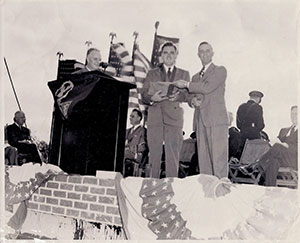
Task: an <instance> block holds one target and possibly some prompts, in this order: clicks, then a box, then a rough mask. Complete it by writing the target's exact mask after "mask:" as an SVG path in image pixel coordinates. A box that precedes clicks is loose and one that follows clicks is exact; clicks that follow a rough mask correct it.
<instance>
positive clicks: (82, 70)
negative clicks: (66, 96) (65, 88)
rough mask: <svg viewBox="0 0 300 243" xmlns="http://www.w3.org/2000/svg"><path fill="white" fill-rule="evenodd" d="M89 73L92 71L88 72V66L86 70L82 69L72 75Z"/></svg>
mask: <svg viewBox="0 0 300 243" xmlns="http://www.w3.org/2000/svg"><path fill="white" fill-rule="evenodd" d="M87 72H90V70H88V69H87V68H86V66H84V68H81V69H79V70H77V71H74V72H73V73H72V74H82V73H87Z"/></svg>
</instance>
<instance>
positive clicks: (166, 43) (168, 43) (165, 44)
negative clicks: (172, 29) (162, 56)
mask: <svg viewBox="0 0 300 243" xmlns="http://www.w3.org/2000/svg"><path fill="white" fill-rule="evenodd" d="M166 46H173V47H174V48H175V51H177V47H176V46H175V44H174V43H173V42H171V41H168V42H165V43H164V44H163V45H162V47H161V51H163V49H164V48H165V47H166Z"/></svg>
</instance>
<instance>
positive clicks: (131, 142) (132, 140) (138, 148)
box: [125, 126, 147, 153]
mask: <svg viewBox="0 0 300 243" xmlns="http://www.w3.org/2000/svg"><path fill="white" fill-rule="evenodd" d="M125 146H126V147H129V149H130V150H131V151H132V152H138V153H143V152H144V151H145V150H146V149H147V137H146V128H144V127H143V126H138V127H137V128H136V129H134V131H133V132H132V128H129V129H127V130H126V145H125Z"/></svg>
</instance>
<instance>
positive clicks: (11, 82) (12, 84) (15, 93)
mask: <svg viewBox="0 0 300 243" xmlns="http://www.w3.org/2000/svg"><path fill="white" fill-rule="evenodd" d="M4 63H5V67H6V70H7V74H8V77H9V80H10V84H11V87H12V90H13V92H14V95H15V98H16V101H17V104H18V107H19V110H20V111H21V110H22V109H21V105H20V102H19V99H18V96H17V92H16V90H15V86H14V83H13V81H12V78H11V76H10V72H9V68H8V65H7V62H6V58H5V57H4Z"/></svg>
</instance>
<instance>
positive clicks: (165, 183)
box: [139, 178, 192, 239]
mask: <svg viewBox="0 0 300 243" xmlns="http://www.w3.org/2000/svg"><path fill="white" fill-rule="evenodd" d="M172 182H173V178H165V179H163V180H160V179H147V180H144V181H143V183H142V187H141V190H140V193H139V195H140V197H141V198H142V200H143V203H142V215H143V217H144V218H146V219H147V220H149V223H148V227H149V228H150V230H151V231H152V232H153V233H154V234H156V235H157V239H191V238H192V236H191V234H192V232H191V230H189V229H188V228H187V227H186V220H184V219H183V218H182V216H181V213H180V211H178V210H177V207H176V205H175V204H174V203H172V201H171V199H172V198H173V196H174V191H173V188H172Z"/></svg>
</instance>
